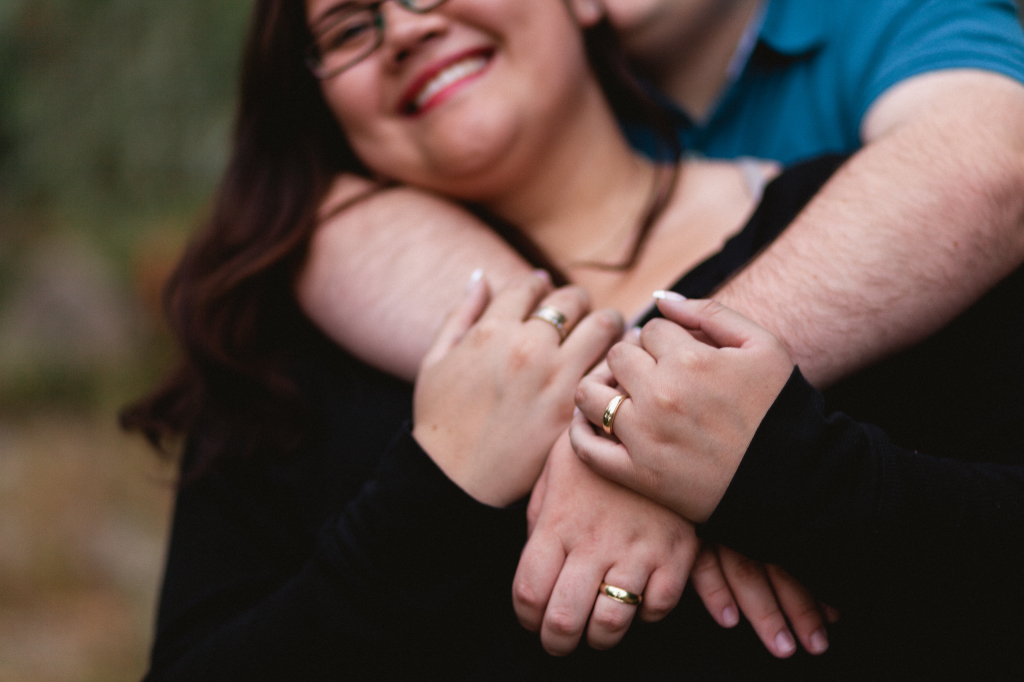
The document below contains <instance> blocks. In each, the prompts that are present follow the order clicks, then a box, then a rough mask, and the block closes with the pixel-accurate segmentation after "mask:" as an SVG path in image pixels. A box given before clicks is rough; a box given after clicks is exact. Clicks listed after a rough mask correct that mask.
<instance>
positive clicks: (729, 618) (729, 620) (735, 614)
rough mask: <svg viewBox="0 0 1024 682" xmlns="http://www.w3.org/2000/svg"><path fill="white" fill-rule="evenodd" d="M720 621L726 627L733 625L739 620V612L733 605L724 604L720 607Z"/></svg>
mask: <svg viewBox="0 0 1024 682" xmlns="http://www.w3.org/2000/svg"><path fill="white" fill-rule="evenodd" d="M722 622H723V623H725V627H727V628H731V627H734V626H735V625H737V624H738V623H739V622H740V614H739V611H737V610H736V607H735V606H726V607H725V608H724V609H722Z"/></svg>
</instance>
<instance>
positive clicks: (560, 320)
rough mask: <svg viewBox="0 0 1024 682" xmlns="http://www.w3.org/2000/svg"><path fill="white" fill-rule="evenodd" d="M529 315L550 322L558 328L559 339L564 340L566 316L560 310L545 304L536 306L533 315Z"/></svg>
mask: <svg viewBox="0 0 1024 682" xmlns="http://www.w3.org/2000/svg"><path fill="white" fill-rule="evenodd" d="M530 317H535V318H537V319H538V320H544V321H545V322H547V323H548V324H550V325H551V326H552V327H554V328H555V329H557V330H558V338H559V340H560V341H565V337H566V334H565V322H566V317H565V315H563V314H562V313H561V311H559V310H557V309H555V308H552V307H551V306H549V305H546V306H542V307H540V308H538V309H537V312H535V313H534V314H533V315H530Z"/></svg>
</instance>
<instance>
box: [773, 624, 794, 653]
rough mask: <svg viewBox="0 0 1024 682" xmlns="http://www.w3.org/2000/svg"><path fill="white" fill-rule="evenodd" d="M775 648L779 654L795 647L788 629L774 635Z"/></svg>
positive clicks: (788, 651)
mask: <svg viewBox="0 0 1024 682" xmlns="http://www.w3.org/2000/svg"><path fill="white" fill-rule="evenodd" d="M775 648H777V649H778V650H779V653H780V654H788V653H790V652H791V651H793V650H794V649H796V642H794V641H793V635H791V634H789V630H783V631H782V632H780V633H779V634H777V635H775Z"/></svg>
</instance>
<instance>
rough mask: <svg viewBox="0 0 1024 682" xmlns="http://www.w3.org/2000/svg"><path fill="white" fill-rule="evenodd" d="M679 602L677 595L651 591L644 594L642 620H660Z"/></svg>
mask: <svg viewBox="0 0 1024 682" xmlns="http://www.w3.org/2000/svg"><path fill="white" fill-rule="evenodd" d="M678 603H679V595H673V594H669V593H660V592H653V593H651V594H644V613H643V615H644V620H647V621H656V620H661V619H662V618H664V617H665V616H667V615H668V614H669V613H671V612H672V609H674V608H675V607H676V604H678Z"/></svg>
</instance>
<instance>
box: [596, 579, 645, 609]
mask: <svg viewBox="0 0 1024 682" xmlns="http://www.w3.org/2000/svg"><path fill="white" fill-rule="evenodd" d="M598 592H599V593H600V594H603V595H604V596H606V597H608V598H609V599H614V600H615V601H617V602H620V603H622V604H629V605H630V606H636V605H637V604H639V603H640V602H642V601H643V600H644V595H642V594H633V593H632V592H628V591H626V590H624V589H622V588H621V587H615V586H614V585H609V584H608V583H601V587H600V588H598Z"/></svg>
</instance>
